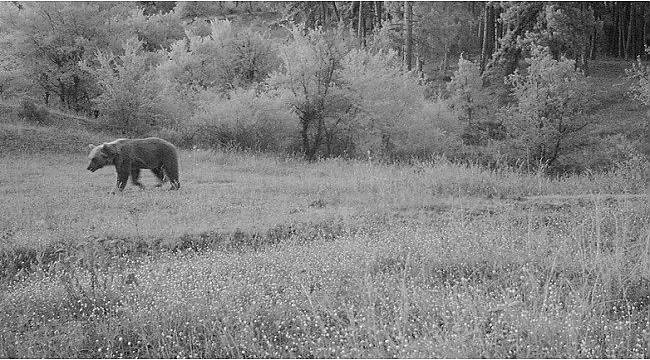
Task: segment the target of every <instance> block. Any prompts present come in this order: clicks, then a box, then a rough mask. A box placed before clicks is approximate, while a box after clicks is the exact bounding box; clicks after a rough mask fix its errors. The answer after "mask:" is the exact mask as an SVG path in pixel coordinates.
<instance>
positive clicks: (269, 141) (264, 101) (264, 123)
mask: <svg viewBox="0 0 650 360" xmlns="http://www.w3.org/2000/svg"><path fill="white" fill-rule="evenodd" d="M198 104H199V106H200V110H199V111H198V112H197V113H196V114H195V115H194V116H193V118H192V119H191V123H190V124H188V126H189V127H191V128H193V129H194V131H195V139H194V142H195V144H196V145H199V146H202V147H204V146H205V147H210V148H236V149H247V150H255V151H276V152H279V151H288V150H289V149H290V148H291V146H292V145H293V144H294V143H295V142H296V140H297V132H296V126H295V125H296V123H297V119H295V115H293V114H292V113H290V112H289V111H288V109H286V107H285V106H284V102H283V101H282V99H281V94H273V93H272V92H268V93H267V92H263V93H259V94H258V93H257V91H256V89H249V90H244V89H239V90H236V91H233V92H231V93H229V95H228V99H219V98H218V95H217V96H214V95H213V96H208V94H204V95H203V99H202V100H201V101H199V102H198Z"/></svg>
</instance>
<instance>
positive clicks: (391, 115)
mask: <svg viewBox="0 0 650 360" xmlns="http://www.w3.org/2000/svg"><path fill="white" fill-rule="evenodd" d="M341 77H342V80H343V81H344V83H345V85H346V87H345V97H346V98H347V99H349V100H348V101H349V102H350V104H351V110H350V112H351V117H352V121H353V125H352V126H353V128H354V130H355V132H356V138H357V141H358V144H357V148H358V151H360V152H362V153H366V152H367V151H370V152H371V153H374V154H380V155H381V156H383V157H387V158H394V157H395V156H396V155H397V154H400V153H401V154H406V153H411V152H413V151H414V150H416V149H414V147H413V144H414V143H416V144H421V143H422V141H421V140H416V141H414V138H415V137H418V136H422V135H424V134H425V133H426V132H427V131H426V130H427V129H426V128H427V126H426V123H425V122H418V123H416V122H415V121H414V120H415V115H416V114H417V113H418V112H419V111H420V109H421V108H422V106H423V105H424V87H423V86H421V85H420V84H419V83H418V79H417V78H416V77H415V76H414V75H413V74H412V73H409V72H406V71H404V70H403V69H402V64H401V61H400V59H399V58H398V57H397V53H396V52H394V51H389V52H382V51H379V52H377V53H371V52H369V51H365V50H352V51H350V52H349V53H348V54H347V55H346V56H345V58H344V59H343V61H342V70H341Z"/></svg>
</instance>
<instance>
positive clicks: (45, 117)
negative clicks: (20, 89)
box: [18, 99, 51, 125]
mask: <svg viewBox="0 0 650 360" xmlns="http://www.w3.org/2000/svg"><path fill="white" fill-rule="evenodd" d="M18 117H19V118H21V119H23V120H25V121H26V122H28V123H30V124H36V125H49V124H50V122H51V117H50V112H49V111H48V110H47V109H46V108H44V107H42V106H38V105H36V104H34V102H33V101H32V100H30V99H23V100H22V101H21V103H20V109H19V110H18Z"/></svg>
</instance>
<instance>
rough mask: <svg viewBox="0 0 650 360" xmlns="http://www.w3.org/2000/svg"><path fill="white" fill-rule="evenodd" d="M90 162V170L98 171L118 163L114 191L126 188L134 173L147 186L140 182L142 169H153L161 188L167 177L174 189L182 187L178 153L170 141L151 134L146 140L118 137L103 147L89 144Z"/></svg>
mask: <svg viewBox="0 0 650 360" xmlns="http://www.w3.org/2000/svg"><path fill="white" fill-rule="evenodd" d="M88 147H89V148H90V154H89V155H88V159H90V164H89V165H88V168H87V170H90V172H95V171H97V170H98V169H101V168H102V167H104V166H107V165H114V166H115V170H116V171H117V184H116V185H115V189H114V190H113V191H112V193H113V194H115V192H116V191H118V190H119V191H123V190H124V188H125V187H126V183H127V181H128V180H129V176H131V183H133V185H136V186H138V187H140V188H141V189H144V185H142V183H140V181H138V178H139V177H140V169H149V170H151V172H153V174H154V175H156V177H157V178H158V180H159V183H158V185H156V187H160V186H162V185H163V183H164V182H165V181H166V180H169V182H170V184H171V188H170V190H178V189H180V187H181V184H180V182H179V180H178V152H177V151H176V147H175V146H174V145H172V144H171V143H170V142H168V141H166V140H163V139H160V138H156V137H150V138H145V139H117V140H114V141H111V142H107V143H103V144H101V145H99V146H95V145H93V144H89V145H88Z"/></svg>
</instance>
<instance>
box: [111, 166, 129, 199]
mask: <svg viewBox="0 0 650 360" xmlns="http://www.w3.org/2000/svg"><path fill="white" fill-rule="evenodd" d="M128 181H129V172H128V171H126V172H123V171H118V173H117V184H115V189H113V191H112V192H111V194H115V193H116V192H117V191H120V192H121V191H124V188H125V187H126V183H127V182H128Z"/></svg>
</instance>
